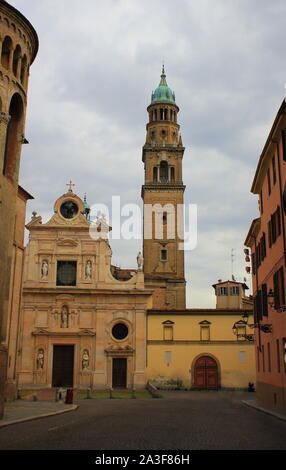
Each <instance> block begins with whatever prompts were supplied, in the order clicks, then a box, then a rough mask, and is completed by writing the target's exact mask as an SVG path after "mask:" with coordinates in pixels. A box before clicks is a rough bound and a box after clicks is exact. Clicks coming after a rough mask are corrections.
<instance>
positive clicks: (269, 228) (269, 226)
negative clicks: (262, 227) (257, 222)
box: [268, 220, 272, 248]
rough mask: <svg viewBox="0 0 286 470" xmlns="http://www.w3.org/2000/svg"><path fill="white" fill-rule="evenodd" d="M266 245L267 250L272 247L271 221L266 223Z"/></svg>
mask: <svg viewBox="0 0 286 470" xmlns="http://www.w3.org/2000/svg"><path fill="white" fill-rule="evenodd" d="M268 245H269V248H271V247H272V230H271V220H270V221H269V222H268Z"/></svg>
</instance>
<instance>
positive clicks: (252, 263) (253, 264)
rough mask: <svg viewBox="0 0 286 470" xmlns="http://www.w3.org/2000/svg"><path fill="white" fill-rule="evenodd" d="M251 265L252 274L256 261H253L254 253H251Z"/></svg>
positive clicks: (254, 270) (254, 272)
mask: <svg viewBox="0 0 286 470" xmlns="http://www.w3.org/2000/svg"><path fill="white" fill-rule="evenodd" d="M251 265H252V274H254V275H255V274H256V261H255V253H252V255H251Z"/></svg>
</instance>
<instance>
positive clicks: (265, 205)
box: [245, 100, 286, 407]
mask: <svg viewBox="0 0 286 470" xmlns="http://www.w3.org/2000/svg"><path fill="white" fill-rule="evenodd" d="M285 112H286V102H285V100H283V102H282V104H281V106H280V108H279V110H278V112H277V115H276V117H275V119H274V122H273V125H272V128H271V130H270V133H269V135H268V138H267V140H266V143H265V145H264V148H263V151H262V153H261V156H260V158H259V161H258V165H257V168H256V172H255V176H254V180H253V184H252V188H251V192H252V193H253V194H257V196H258V198H259V211H260V214H259V217H257V218H256V219H254V220H253V222H252V224H251V227H250V229H249V232H248V235H247V238H246V241H245V245H246V246H247V247H249V248H250V249H251V259H252V278H253V294H254V306H255V307H254V314H255V325H256V329H255V330H256V371H257V396H258V399H259V400H260V401H262V402H265V403H267V404H270V405H274V406H277V407H286V301H285V293H286V289H285V279H286V272H285V268H286V237H285V233H286V231H285V230H286V228H285V224H286V113H285Z"/></svg>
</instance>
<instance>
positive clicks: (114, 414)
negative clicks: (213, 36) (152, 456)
mask: <svg viewBox="0 0 286 470" xmlns="http://www.w3.org/2000/svg"><path fill="white" fill-rule="evenodd" d="M250 398H253V395H252V394H251V396H250V394H247V393H239V392H164V393H163V398H162V399H142V400H132V399H129V400H120V399H118V400H117V399H115V400H80V401H78V402H77V404H78V405H79V407H78V409H77V410H76V411H73V412H70V413H66V414H64V415H58V416H53V417H49V418H44V419H40V420H36V421H31V422H27V423H22V424H16V425H11V426H8V427H6V428H2V429H0V448H1V449H3V450H4V449H6V450H12V449H13V450H16V449H18V450H35V449H37V450H40V449H41V450H57V449H61V450H84V449H85V450H86V449H88V450H105V449H106V450H122V451H126V450H213V449H215V450H248V449H250V450H270V449H272V450H286V438H285V436H286V422H285V421H281V420H279V419H277V418H275V417H273V416H270V415H267V414H264V413H262V412H260V411H257V410H256V409H253V408H250V407H248V406H246V405H245V404H243V403H242V400H249V399H250Z"/></svg>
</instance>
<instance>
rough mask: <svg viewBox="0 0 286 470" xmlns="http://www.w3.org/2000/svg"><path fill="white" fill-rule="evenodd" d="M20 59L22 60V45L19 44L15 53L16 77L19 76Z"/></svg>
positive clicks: (14, 67)
mask: <svg viewBox="0 0 286 470" xmlns="http://www.w3.org/2000/svg"><path fill="white" fill-rule="evenodd" d="M20 60H21V47H20V46H19V44H18V45H17V47H16V49H15V51H14V55H13V74H14V75H15V77H17V76H18V67H19V62H20Z"/></svg>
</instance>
